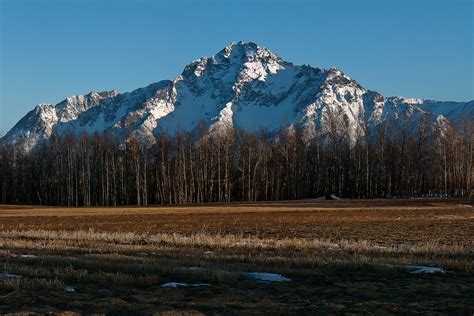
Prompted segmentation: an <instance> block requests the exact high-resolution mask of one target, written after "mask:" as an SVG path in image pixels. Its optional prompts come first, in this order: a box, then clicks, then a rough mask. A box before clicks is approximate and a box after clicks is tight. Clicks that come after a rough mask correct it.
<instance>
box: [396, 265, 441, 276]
mask: <svg viewBox="0 0 474 316" xmlns="http://www.w3.org/2000/svg"><path fill="white" fill-rule="evenodd" d="M405 269H406V271H408V272H409V273H415V274H419V273H430V274H432V273H446V270H444V269H442V268H440V267H430V266H415V265H406V266H405Z"/></svg>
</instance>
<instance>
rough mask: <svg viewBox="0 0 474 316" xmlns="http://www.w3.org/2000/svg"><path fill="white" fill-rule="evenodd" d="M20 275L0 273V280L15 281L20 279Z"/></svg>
mask: <svg viewBox="0 0 474 316" xmlns="http://www.w3.org/2000/svg"><path fill="white" fill-rule="evenodd" d="M20 278H21V275H17V274H11V273H0V280H17V279H20Z"/></svg>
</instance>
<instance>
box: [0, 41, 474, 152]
mask: <svg viewBox="0 0 474 316" xmlns="http://www.w3.org/2000/svg"><path fill="white" fill-rule="evenodd" d="M423 115H431V116H430V117H432V118H431V121H432V122H433V124H435V123H436V124H437V125H438V126H447V125H448V124H458V125H460V124H461V123H462V122H463V121H465V120H471V121H472V120H473V119H474V101H471V102H439V101H432V100H422V99H409V98H402V97H392V98H386V97H384V96H383V95H381V94H380V93H378V92H376V91H370V90H368V89H365V88H364V87H362V86H361V85H360V84H359V83H358V82H357V81H355V80H353V79H351V78H350V77H348V76H347V75H345V74H344V73H343V72H342V71H341V70H340V69H337V68H330V69H323V68H316V67H312V66H309V65H301V66H300V65H294V64H292V63H291V62H288V61H285V60H283V59H282V58H281V57H279V56H278V55H276V54H275V53H273V52H272V51H270V50H269V49H267V48H264V47H261V46H259V45H257V44H256V43H252V42H242V41H240V42H232V43H231V44H229V45H227V46H225V47H224V48H223V49H222V50H220V51H219V52H217V53H216V54H214V55H211V56H209V57H202V58H199V59H198V60H195V61H193V62H191V63H189V64H187V65H186V66H185V68H184V70H183V71H182V73H181V74H180V75H179V76H177V77H176V78H175V79H174V80H173V81H170V80H163V81H159V82H156V83H152V84H150V85H148V86H146V87H144V88H139V89H136V90H134V91H132V92H127V93H122V94H120V93H118V92H117V91H115V90H112V91H102V92H90V93H88V94H85V95H74V96H70V97H67V98H66V99H64V100H63V101H61V102H59V103H58V104H56V105H52V104H40V105H38V106H36V107H35V109H34V110H32V111H30V112H29V113H28V114H27V115H25V117H24V118H22V119H21V120H20V121H19V122H18V123H17V124H16V125H15V126H14V127H13V128H12V129H11V130H10V131H9V132H8V133H7V134H6V135H5V136H4V137H3V138H2V139H1V140H0V142H1V143H14V142H19V143H21V144H24V146H25V148H27V149H30V148H33V147H34V146H36V144H38V143H40V142H42V141H44V140H47V139H48V138H49V137H51V136H52V135H54V134H58V135H59V134H61V133H64V132H65V131H73V132H76V133H82V132H85V133H94V132H96V131H98V132H104V131H109V132H110V133H112V134H114V135H116V136H117V137H118V138H120V139H122V140H125V137H127V136H130V135H132V136H137V137H138V138H139V139H142V140H143V141H146V142H148V143H153V141H154V139H155V136H156V135H157V134H159V133H169V134H173V133H176V132H177V131H189V132H192V131H194V130H197V129H198V128H199V126H200V125H201V124H202V123H204V125H205V126H207V127H208V128H209V131H210V133H211V134H215V133H219V131H221V130H225V131H227V130H229V129H235V128H238V129H244V130H249V131H258V130H261V129H264V130H267V131H268V132H271V133H276V132H278V131H279V130H282V129H287V128H289V127H291V128H292V129H294V130H295V129H301V130H302V131H303V132H304V135H305V137H306V139H311V138H312V137H315V136H316V135H318V134H320V133H322V134H324V133H334V132H335V129H337V130H338V133H342V134H345V135H348V137H349V139H354V138H355V137H356V136H360V135H361V134H363V133H364V131H366V130H367V129H368V128H373V127H376V126H377V125H378V124H380V123H381V122H384V121H394V122H401V121H402V120H403V121H404V122H405V123H406V124H404V126H416V124H417V122H418V121H419V119H420V118H421V117H422V116H423Z"/></svg>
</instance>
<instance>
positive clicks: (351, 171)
mask: <svg viewBox="0 0 474 316" xmlns="http://www.w3.org/2000/svg"><path fill="white" fill-rule="evenodd" d="M333 122H335V123H334V124H332V123H330V124H328V126H327V127H326V128H325V130H324V131H321V132H320V133H318V134H317V135H314V137H312V138H311V140H307V139H306V137H305V136H304V133H303V132H302V131H299V130H296V129H283V130H282V131H281V132H279V133H278V134H277V135H275V134H271V133H268V132H266V131H259V132H256V133H250V132H245V131H234V130H232V129H228V130H225V131H223V130H221V131H220V132H219V133H209V131H208V129H206V128H205V127H204V126H202V128H200V129H199V130H198V131H196V132H193V133H185V132H179V133H177V134H176V135H174V136H169V135H156V136H155V139H154V142H153V144H152V145H147V144H146V143H144V142H143V141H141V140H140V139H139V138H137V137H136V136H133V135H129V137H128V138H127V139H128V140H127V141H126V142H125V143H120V142H119V140H118V139H117V138H116V137H114V136H113V135H112V134H111V133H108V132H105V133H102V134H99V133H95V134H92V135H91V134H85V133H83V134H75V133H74V132H68V133H65V134H63V135H61V136H60V137H58V136H56V137H51V138H50V139H49V140H48V141H45V142H44V143H42V144H41V145H39V146H36V147H35V148H34V149H33V150H31V151H29V152H26V151H25V150H24V148H22V146H16V145H11V144H9V145H2V146H1V148H0V193H1V199H0V201H1V203H2V204H39V205H60V206H116V205H150V204H189V203H207V202H233V201H273V200H293V199H310V198H317V197H320V196H322V195H328V194H335V195H337V196H339V197H343V198H355V199H361V198H384V197H427V196H429V197H449V196H458V197H465V196H472V195H473V181H474V172H473V171H474V169H473V158H474V134H473V122H463V123H462V124H460V125H461V126H460V127H459V128H458V129H455V128H453V127H451V126H449V125H446V126H445V127H443V128H441V126H440V125H435V127H433V124H432V123H430V120H429V119H421V120H420V121H419V123H418V124H417V125H418V126H417V127H416V128H413V126H412V125H411V127H410V125H408V124H405V125H402V123H393V122H392V123H381V124H379V125H378V126H377V127H375V128H373V129H366V130H361V131H360V133H356V135H355V136H354V135H351V136H349V133H348V131H347V128H344V122H339V123H338V122H337V120H334V121H333Z"/></svg>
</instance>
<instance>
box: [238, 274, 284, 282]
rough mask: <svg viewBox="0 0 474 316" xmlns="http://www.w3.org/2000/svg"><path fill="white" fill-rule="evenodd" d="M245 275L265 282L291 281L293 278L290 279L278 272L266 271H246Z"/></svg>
mask: <svg viewBox="0 0 474 316" xmlns="http://www.w3.org/2000/svg"><path fill="white" fill-rule="evenodd" d="M244 276H246V277H248V278H250V279H255V280H260V281H265V282H289V281H291V279H288V278H286V277H284V276H282V275H281V274H276V273H266V272H247V273H244Z"/></svg>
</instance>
